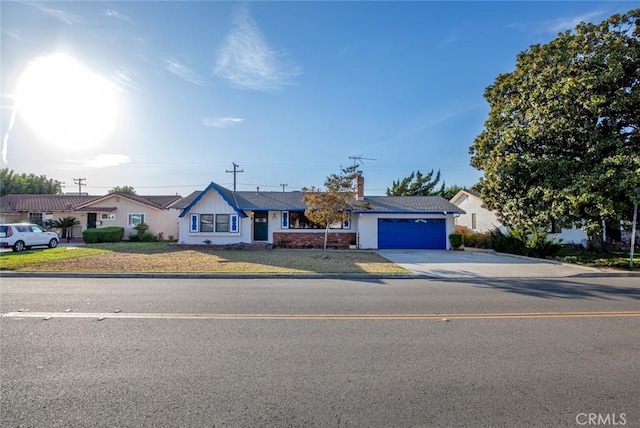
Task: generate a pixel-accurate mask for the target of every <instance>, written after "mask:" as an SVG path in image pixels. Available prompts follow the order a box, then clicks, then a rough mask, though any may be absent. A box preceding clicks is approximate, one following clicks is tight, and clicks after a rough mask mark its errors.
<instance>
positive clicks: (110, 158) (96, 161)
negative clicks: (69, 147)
mask: <svg viewBox="0 0 640 428" xmlns="http://www.w3.org/2000/svg"><path fill="white" fill-rule="evenodd" d="M69 162H72V163H80V164H82V166H83V167H86V168H107V167H113V166H118V165H123V164H125V163H129V162H131V158H129V156H126V155H117V154H99V155H96V156H94V157H93V158H91V159H86V160H81V161H75V160H69Z"/></svg>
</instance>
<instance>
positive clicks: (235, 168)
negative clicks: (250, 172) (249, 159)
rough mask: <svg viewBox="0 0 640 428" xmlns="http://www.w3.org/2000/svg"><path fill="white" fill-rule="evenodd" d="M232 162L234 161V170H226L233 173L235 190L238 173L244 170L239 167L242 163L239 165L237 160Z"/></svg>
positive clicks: (234, 188)
mask: <svg viewBox="0 0 640 428" xmlns="http://www.w3.org/2000/svg"><path fill="white" fill-rule="evenodd" d="M232 163H233V171H229V170H226V172H227V173H233V191H234V192H235V191H236V174H238V173H239V172H244V170H242V169H238V167H239V166H240V165H238V164H237V163H235V162H232Z"/></svg>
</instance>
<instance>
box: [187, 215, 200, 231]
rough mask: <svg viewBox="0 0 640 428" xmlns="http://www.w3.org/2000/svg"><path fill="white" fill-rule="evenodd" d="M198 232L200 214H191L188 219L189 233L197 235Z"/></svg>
mask: <svg viewBox="0 0 640 428" xmlns="http://www.w3.org/2000/svg"><path fill="white" fill-rule="evenodd" d="M199 231H200V214H191V217H189V232H191V233H198V232H199Z"/></svg>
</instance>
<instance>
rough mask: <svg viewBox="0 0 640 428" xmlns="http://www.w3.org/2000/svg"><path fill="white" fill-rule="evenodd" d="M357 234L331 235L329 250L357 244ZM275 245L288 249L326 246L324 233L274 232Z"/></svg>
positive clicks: (328, 244)
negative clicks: (353, 243)
mask: <svg viewBox="0 0 640 428" xmlns="http://www.w3.org/2000/svg"><path fill="white" fill-rule="evenodd" d="M355 240H356V234H355V232H350V233H336V232H333V233H329V238H328V239H327V248H349V244H351V243H352V242H355ZM273 245H274V246H276V247H286V248H311V247H313V248H322V247H323V245H324V231H322V232H316V233H309V232H273Z"/></svg>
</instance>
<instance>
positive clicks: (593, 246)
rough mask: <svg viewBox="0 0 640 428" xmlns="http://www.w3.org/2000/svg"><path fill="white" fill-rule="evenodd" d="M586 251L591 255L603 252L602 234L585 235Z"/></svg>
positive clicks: (596, 232)
mask: <svg viewBox="0 0 640 428" xmlns="http://www.w3.org/2000/svg"><path fill="white" fill-rule="evenodd" d="M587 237H588V241H587V251H589V252H591V253H601V252H602V251H603V248H604V247H603V245H604V243H603V242H602V232H601V231H594V232H589V233H588V234H587Z"/></svg>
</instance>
